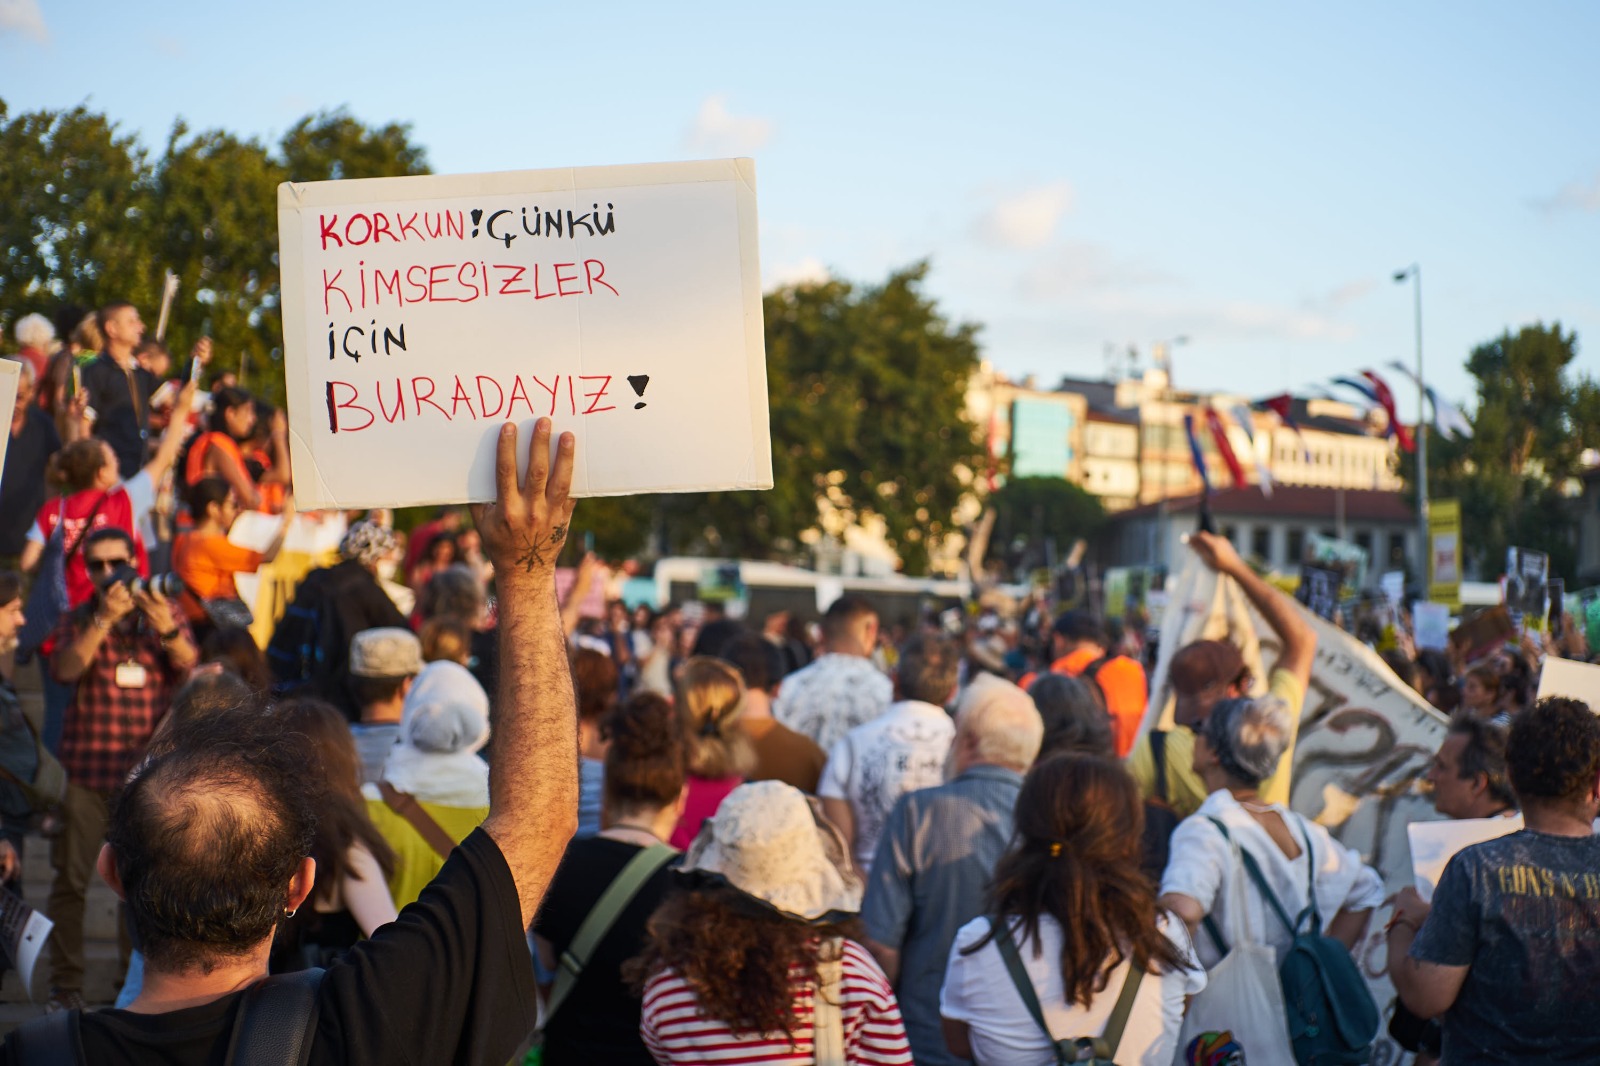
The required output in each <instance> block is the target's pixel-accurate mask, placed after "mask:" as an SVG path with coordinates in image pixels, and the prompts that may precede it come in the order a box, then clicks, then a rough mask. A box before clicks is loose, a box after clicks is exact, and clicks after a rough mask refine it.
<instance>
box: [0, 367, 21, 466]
mask: <svg viewBox="0 0 1600 1066" xmlns="http://www.w3.org/2000/svg"><path fill="white" fill-rule="evenodd" d="M21 384H22V364H21V363H19V362H17V361H16V360H15V359H0V472H3V471H4V470H5V468H6V447H7V446H8V445H10V443H11V416H12V415H13V414H15V413H16V410H17V388H18V387H19V386H20V385H21Z"/></svg>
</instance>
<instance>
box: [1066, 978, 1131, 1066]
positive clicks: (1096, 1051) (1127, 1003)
mask: <svg viewBox="0 0 1600 1066" xmlns="http://www.w3.org/2000/svg"><path fill="white" fill-rule="evenodd" d="M1143 980H1144V967H1143V966H1141V965H1139V960H1138V959H1136V958H1133V957H1131V956H1130V957H1129V959H1128V976H1127V977H1124V978H1123V979H1122V992H1121V994H1120V995H1118V996H1117V1005H1116V1006H1115V1007H1113V1008H1111V1017H1110V1018H1108V1019H1106V1027H1105V1030H1104V1031H1103V1032H1102V1033H1101V1034H1100V1035H1099V1036H1098V1037H1095V1038H1093V1039H1090V1038H1088V1037H1082V1038H1080V1039H1079V1040H1078V1046H1079V1047H1080V1048H1087V1049H1088V1050H1089V1052H1090V1053H1091V1054H1092V1055H1094V1057H1095V1058H1097V1059H1105V1060H1106V1061H1107V1062H1110V1061H1111V1060H1113V1059H1115V1058H1116V1057H1117V1048H1118V1046H1120V1045H1121V1043H1122V1032H1123V1030H1124V1029H1126V1028H1128V1019H1129V1017H1131V1016H1132V1015H1133V1001H1134V1000H1135V999H1137V998H1138V996H1139V982H1141V981H1143Z"/></svg>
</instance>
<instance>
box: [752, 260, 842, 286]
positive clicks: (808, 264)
mask: <svg viewBox="0 0 1600 1066" xmlns="http://www.w3.org/2000/svg"><path fill="white" fill-rule="evenodd" d="M831 276H832V275H831V274H830V273H829V272H828V268H827V267H826V266H824V265H823V263H822V260H820V259H818V258H817V257H816V256H813V255H808V256H805V257H803V258H801V259H800V260H799V261H798V262H794V263H785V264H783V265H781V266H778V267H775V268H773V269H772V270H770V271H768V272H767V276H766V279H765V280H766V286H765V287H766V288H768V289H781V288H786V287H787V286H790V285H821V284H823V283H824V282H826V281H827V280H828V279H829V278H830V277H831Z"/></svg>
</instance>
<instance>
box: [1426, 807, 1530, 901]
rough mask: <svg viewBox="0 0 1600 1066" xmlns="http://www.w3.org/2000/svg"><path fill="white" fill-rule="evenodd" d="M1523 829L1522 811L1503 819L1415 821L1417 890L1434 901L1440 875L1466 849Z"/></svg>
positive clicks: (1427, 899) (1428, 899) (1427, 898)
mask: <svg viewBox="0 0 1600 1066" xmlns="http://www.w3.org/2000/svg"><path fill="white" fill-rule="evenodd" d="M1521 829H1522V814H1521V813H1520V812H1518V813H1516V814H1512V815H1509V816H1506V817H1502V818H1459V819H1455V820H1450V821H1441V822H1413V823H1412V824H1411V825H1409V826H1407V827H1406V839H1407V840H1408V841H1409V842H1410V845H1411V872H1412V874H1413V876H1414V877H1415V878H1416V888H1417V893H1418V894H1419V895H1420V896H1422V898H1423V899H1424V900H1425V901H1427V902H1429V903H1432V902H1433V890H1434V889H1436V888H1438V887H1439V875H1440V874H1442V873H1444V868H1445V866H1446V865H1448V864H1449V862H1450V859H1451V858H1452V857H1453V856H1454V855H1455V853H1456V852H1458V851H1460V850H1461V849H1462V848H1469V847H1471V846H1472V845H1474V844H1482V843H1483V842H1484V841H1485V840H1495V839H1497V838H1499V837H1503V836H1508V835H1510V834H1511V833H1515V832H1518V831H1519V830H1521Z"/></svg>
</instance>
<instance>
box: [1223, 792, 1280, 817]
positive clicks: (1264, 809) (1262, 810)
mask: <svg viewBox="0 0 1600 1066" xmlns="http://www.w3.org/2000/svg"><path fill="white" fill-rule="evenodd" d="M1233 799H1234V802H1235V803H1237V804H1238V805H1239V806H1241V807H1243V808H1244V809H1245V810H1247V811H1254V812H1255V813H1256V814H1272V813H1274V812H1275V811H1276V810H1277V808H1276V807H1274V806H1273V805H1272V804H1270V803H1251V802H1250V801H1249V800H1247V799H1245V798H1244V797H1243V796H1235V797H1233Z"/></svg>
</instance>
